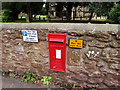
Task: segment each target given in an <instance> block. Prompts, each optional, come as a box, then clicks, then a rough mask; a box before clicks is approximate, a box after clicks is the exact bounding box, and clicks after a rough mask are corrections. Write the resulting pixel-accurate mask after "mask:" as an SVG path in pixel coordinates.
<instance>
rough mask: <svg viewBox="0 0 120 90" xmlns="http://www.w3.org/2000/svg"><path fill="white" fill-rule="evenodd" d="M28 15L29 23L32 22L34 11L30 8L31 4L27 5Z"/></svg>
mask: <svg viewBox="0 0 120 90" xmlns="http://www.w3.org/2000/svg"><path fill="white" fill-rule="evenodd" d="M27 14H28V18H29V21H28V22H31V21H32V10H31V7H30V2H29V3H28V4H27Z"/></svg>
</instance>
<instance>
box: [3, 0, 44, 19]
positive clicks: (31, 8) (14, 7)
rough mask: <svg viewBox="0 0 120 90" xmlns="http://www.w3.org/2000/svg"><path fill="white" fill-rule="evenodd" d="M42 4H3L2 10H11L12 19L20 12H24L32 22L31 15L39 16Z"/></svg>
mask: <svg viewBox="0 0 120 90" xmlns="http://www.w3.org/2000/svg"><path fill="white" fill-rule="evenodd" d="M43 4H44V2H3V3H2V9H8V10H11V11H12V15H13V18H14V19H17V18H18V14H19V13H20V12H25V13H27V14H28V16H29V19H30V20H32V15H33V14H40V12H41V9H42V7H43Z"/></svg>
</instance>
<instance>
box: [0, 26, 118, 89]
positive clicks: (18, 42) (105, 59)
mask: <svg viewBox="0 0 120 90" xmlns="http://www.w3.org/2000/svg"><path fill="white" fill-rule="evenodd" d="M46 25H47V24H46ZM28 26H29V24H28V25H27V26H23V25H22V26H21V25H19V24H16V25H13V24H9V25H8V24H3V28H2V39H1V41H2V70H3V71H5V72H16V73H19V74H23V73H24V72H26V71H28V70H30V71H32V72H35V73H36V74H37V75H38V76H40V77H41V76H42V75H49V76H52V77H53V79H54V80H55V81H58V82H59V81H61V82H64V83H70V84H76V85H77V86H80V87H97V88H106V87H119V86H120V80H119V77H120V76H119V75H120V40H119V37H118V36H119V35H118V33H117V30H114V31H112V30H110V29H109V30H103V31H100V30H97V28H96V29H94V30H85V29H83V28H78V29H74V28H72V29H71V30H67V29H64V28H63V27H62V28H63V29H55V28H54V27H53V28H54V29H51V28H50V29H49V28H47V29H46V28H43V27H42V28H40V27H39V28H36V27H33V28H32V27H28ZM103 26H105V25H103ZM109 26H110V25H109ZM99 27H100V26H99ZM105 27H106V26H105ZM113 27H114V25H113ZM113 27H112V26H111V28H113ZM85 28H86V27H85ZM107 28H108V27H107ZM101 29H104V28H103V27H101ZM21 30H37V31H38V38H39V42H38V43H28V42H23V40H22V35H21ZM48 33H55V34H56V33H57V34H66V35H67V39H69V38H77V39H82V40H83V41H84V43H83V48H82V49H73V48H69V47H68V42H67V43H66V45H67V71H66V72H64V73H59V72H55V71H50V70H49V55H48V53H49V52H48V37H47V36H48Z"/></svg>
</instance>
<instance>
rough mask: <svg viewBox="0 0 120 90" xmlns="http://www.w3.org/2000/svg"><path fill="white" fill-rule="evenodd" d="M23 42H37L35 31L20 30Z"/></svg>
mask: <svg viewBox="0 0 120 90" xmlns="http://www.w3.org/2000/svg"><path fill="white" fill-rule="evenodd" d="M22 36H23V41H25V42H38V35H37V31H36V30H22Z"/></svg>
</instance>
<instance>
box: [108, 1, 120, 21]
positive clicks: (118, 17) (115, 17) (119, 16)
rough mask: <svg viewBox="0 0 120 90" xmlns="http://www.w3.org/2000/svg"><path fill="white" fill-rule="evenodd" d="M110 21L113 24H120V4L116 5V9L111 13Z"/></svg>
mask: <svg viewBox="0 0 120 90" xmlns="http://www.w3.org/2000/svg"><path fill="white" fill-rule="evenodd" d="M109 20H110V21H111V23H120V4H119V3H115V4H114V7H113V8H112V9H111V11H110V12H109Z"/></svg>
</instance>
